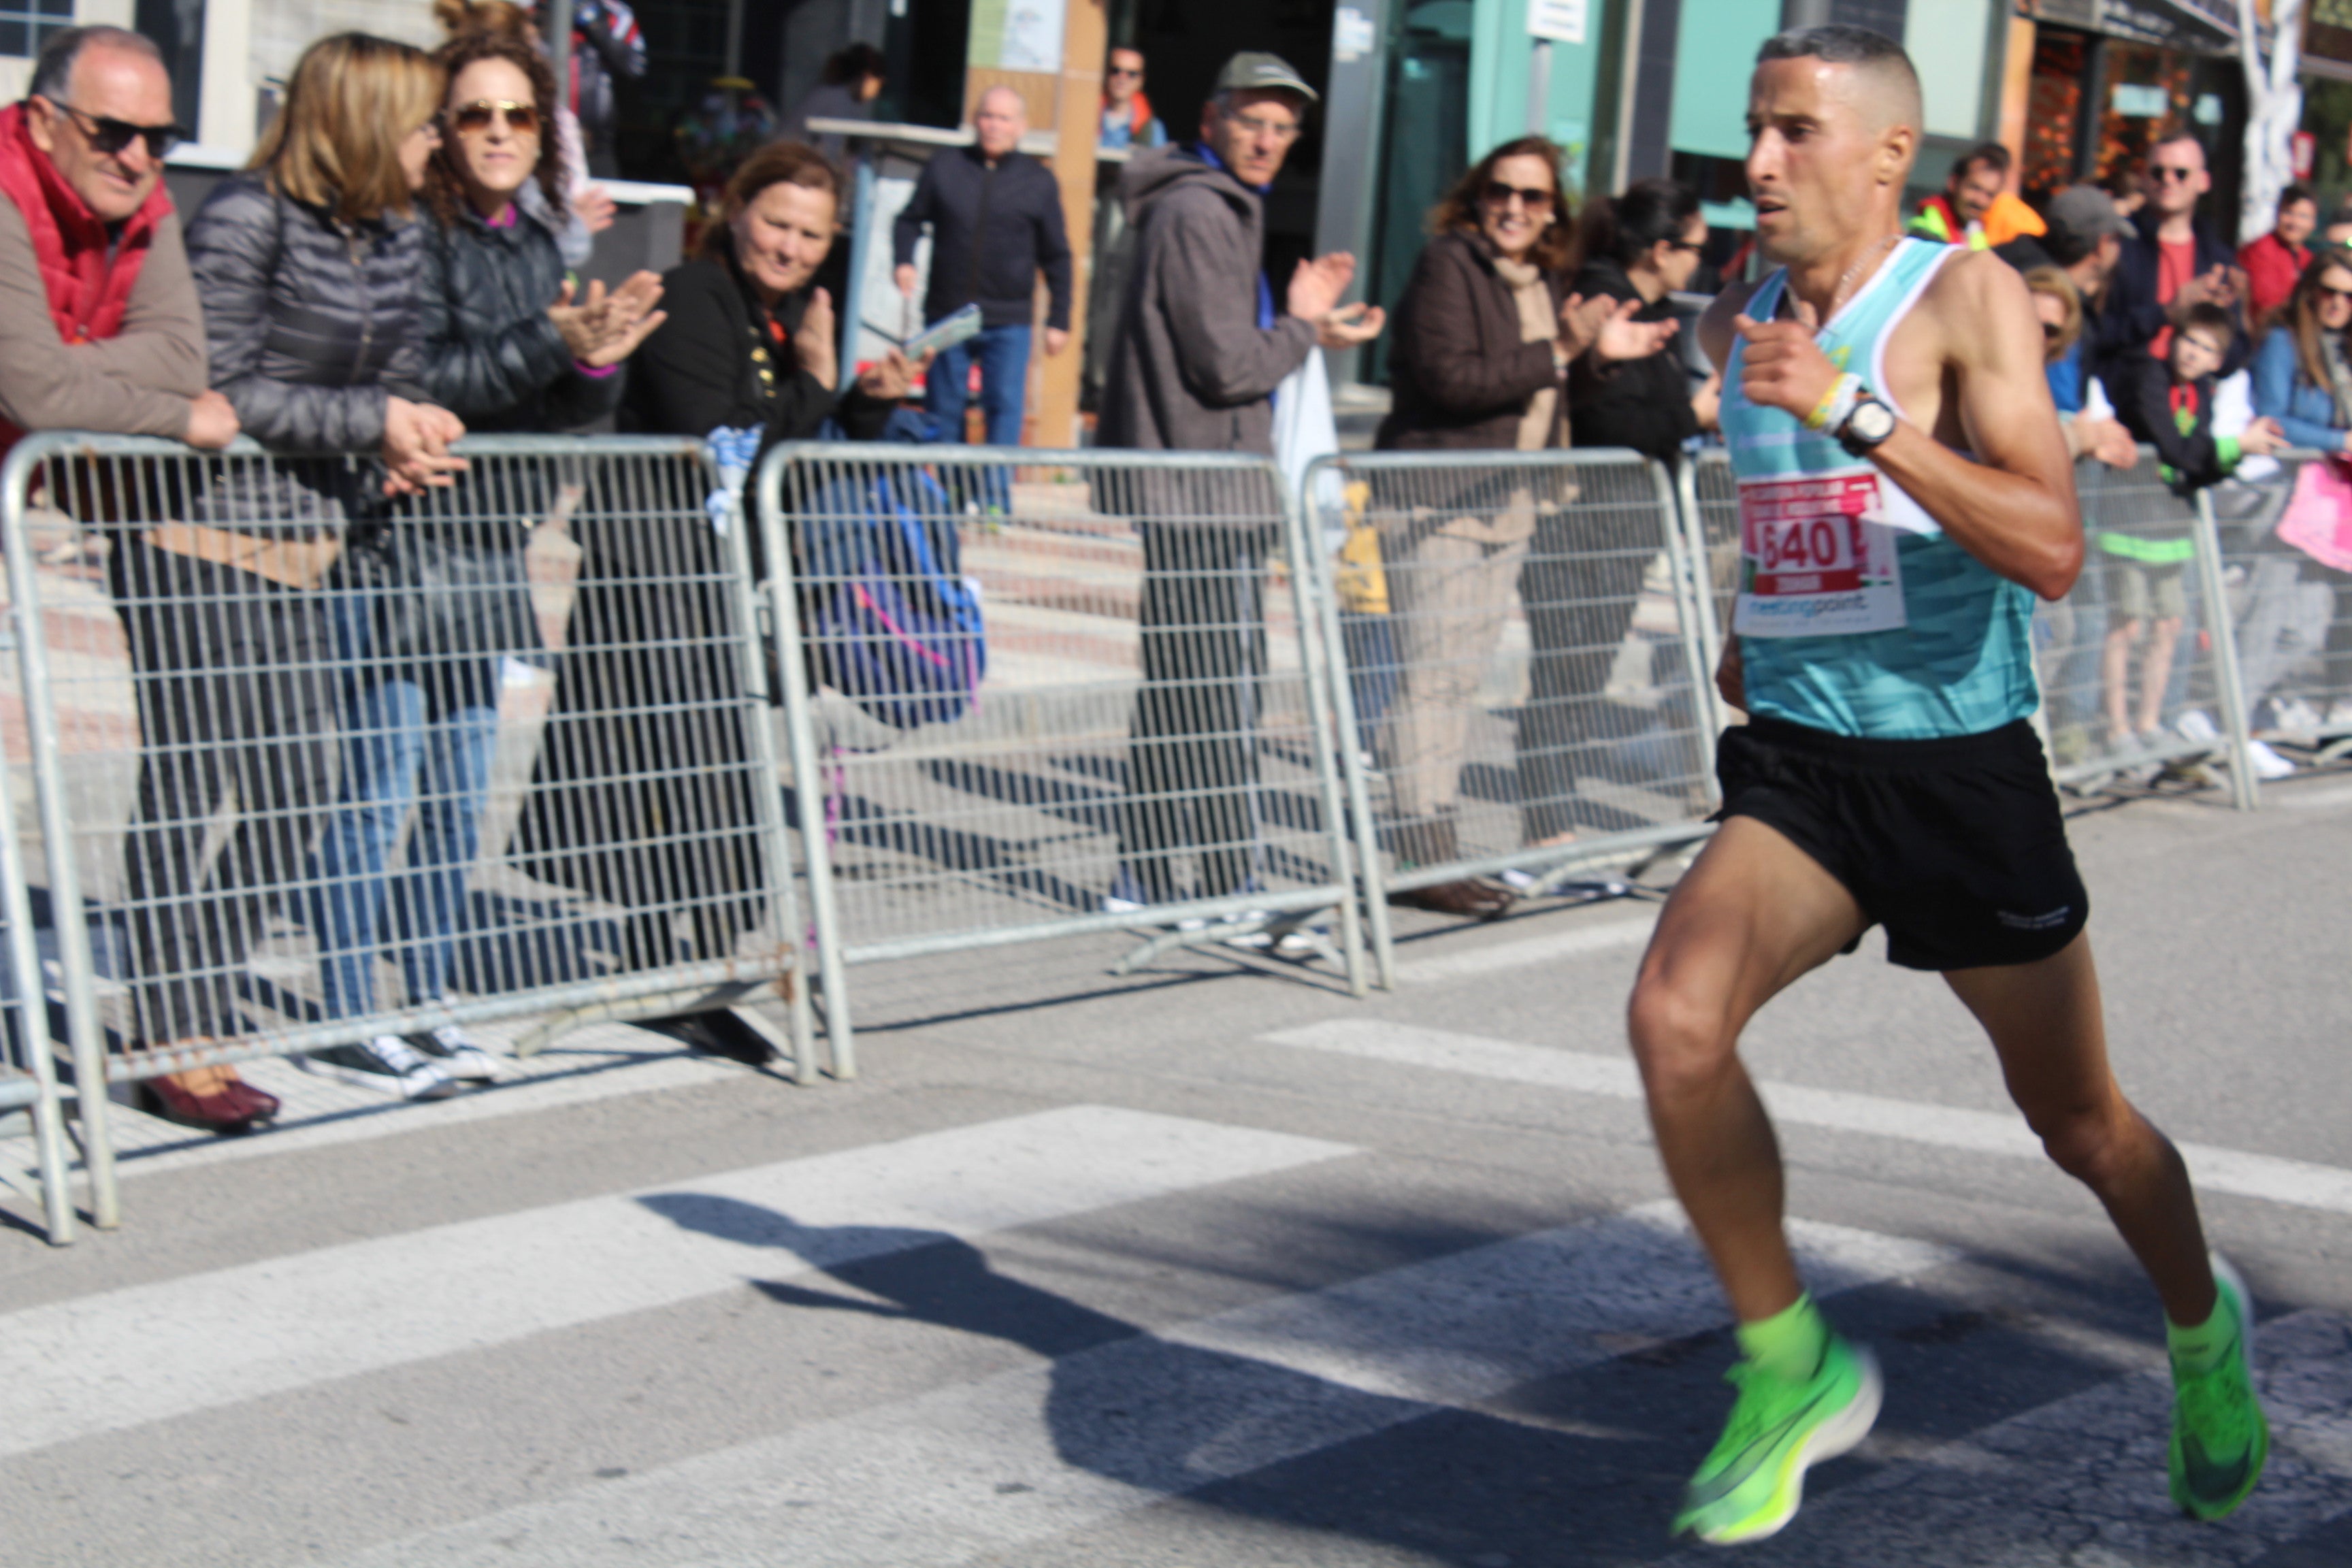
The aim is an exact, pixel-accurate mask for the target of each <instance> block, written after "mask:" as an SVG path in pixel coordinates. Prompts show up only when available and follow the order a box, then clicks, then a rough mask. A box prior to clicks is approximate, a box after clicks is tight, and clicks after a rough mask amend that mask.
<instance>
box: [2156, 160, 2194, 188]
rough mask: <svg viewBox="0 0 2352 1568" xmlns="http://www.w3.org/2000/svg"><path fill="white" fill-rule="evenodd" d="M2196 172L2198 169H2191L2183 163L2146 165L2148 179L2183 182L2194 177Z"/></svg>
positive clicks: (2185, 182) (2186, 182)
mask: <svg viewBox="0 0 2352 1568" xmlns="http://www.w3.org/2000/svg"><path fill="white" fill-rule="evenodd" d="M2198 173H2199V171H2198V170H2195V169H2192V168H2190V167H2189V166H2188V165H2187V164H2185V163H2150V164H2149V165H2148V166H2147V177H2148V178H2149V179H2151V180H2157V181H2164V180H2179V182H2180V183H2181V184H2188V183H2189V181H2190V180H2193V179H2195V178H2196V177H2197V175H2198Z"/></svg>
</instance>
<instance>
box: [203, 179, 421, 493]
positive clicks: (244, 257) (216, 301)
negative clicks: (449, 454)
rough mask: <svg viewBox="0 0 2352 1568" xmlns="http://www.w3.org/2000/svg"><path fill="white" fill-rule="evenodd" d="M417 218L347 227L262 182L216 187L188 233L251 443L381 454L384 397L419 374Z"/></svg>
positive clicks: (217, 373)
mask: <svg viewBox="0 0 2352 1568" xmlns="http://www.w3.org/2000/svg"><path fill="white" fill-rule="evenodd" d="M188 266H189V268H190V270H191V271H193V272H194V274H195V279H196V292H197V294H198V295H199V296H200V297H201V298H202V300H203V301H204V308H205V352H206V353H207V355H208V356H209V358H210V360H211V364H212V384H213V386H214V388H215V390H216V391H218V392H219V393H220V394H221V395H223V396H225V397H226V398H227V399H228V400H229V403H230V404H231V405H233V406H234V407H235V408H236V417H237V422H238V423H239V424H240V425H242V426H244V427H245V433H246V434H247V435H248V436H250V437H253V438H254V439H255V440H257V441H258V442H260V443H261V444H262V445H263V446H265V447H274V448H276V449H277V450H279V451H285V452H348V451H361V452H364V451H369V450H372V449H373V448H374V447H379V446H382V445H383V410H384V404H385V401H386V400H387V399H388V398H390V397H393V396H394V395H398V396H402V397H406V398H409V399H412V400H414V401H416V402H425V401H429V395H428V394H427V393H426V391H425V386H424V383H423V380H422V377H421V372H422V369H423V359H424V353H423V350H424V331H423V326H424V316H423V311H422V310H421V308H420V301H419V299H418V295H419V292H420V285H421V284H422V282H423V280H424V273H425V217H424V216H423V215H422V214H419V215H417V216H414V217H410V218H405V219H401V218H387V219H383V220H378V221H371V222H367V223H362V224H345V223H343V222H342V221H341V220H340V219H338V218H336V217H334V216H332V215H331V214H329V213H326V212H323V211H321V210H320V209H319V208H317V207H313V206H309V205H304V204H303V203H301V202H298V201H296V200H295V199H294V198H293V197H291V196H280V195H272V194H271V193H270V191H269V188H268V186H267V185H266V184H263V183H262V177H261V175H259V174H239V175H236V177H235V178H233V179H229V180H225V181H223V182H222V183H221V184H219V185H218V186H216V187H215V189H214V191H213V193H212V195H209V196H207V197H205V205H203V206H202V207H200V208H198V209H197V211H196V216H195V218H194V221H193V222H191V223H190V224H189V225H188Z"/></svg>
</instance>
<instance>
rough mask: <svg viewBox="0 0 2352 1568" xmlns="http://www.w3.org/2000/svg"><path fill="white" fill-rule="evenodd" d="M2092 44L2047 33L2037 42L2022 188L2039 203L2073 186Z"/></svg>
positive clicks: (2083, 38) (2081, 38)
mask: <svg viewBox="0 0 2352 1568" xmlns="http://www.w3.org/2000/svg"><path fill="white" fill-rule="evenodd" d="M2090 55H2091V40H2090V38H2089V37H2086V36H2084V34H2081V33H2068V32H2063V31H2059V30H2057V29H2054V28H2049V27H2044V28H2043V29H2042V33H2041V36H2040V37H2037V38H2035V39H2034V40H2033V79H2032V86H2031V88H2030V89H2029V91H2028V96H2027V100H2026V103H2027V107H2026V113H2025V167H2024V169H2023V171H2022V172H2021V176H2020V180H2019V183H2020V184H2021V185H2022V186H2023V187H2024V191H2025V194H2026V195H2027V196H2028V197H2029V198H2030V199H2032V200H2035V201H2040V200H2042V198H2044V197H2046V196H2048V195H2050V194H2051V193H2052V192H2053V191H2055V190H2058V189H2060V188H2061V187H2063V186H2065V185H2070V184H2074V149H2075V144H2076V142H2077V141H2078V140H2079V139H2080V137H2081V134H2082V123H2083V79H2084V72H2085V69H2086V68H2087V67H2088V66H2089V64H2090Z"/></svg>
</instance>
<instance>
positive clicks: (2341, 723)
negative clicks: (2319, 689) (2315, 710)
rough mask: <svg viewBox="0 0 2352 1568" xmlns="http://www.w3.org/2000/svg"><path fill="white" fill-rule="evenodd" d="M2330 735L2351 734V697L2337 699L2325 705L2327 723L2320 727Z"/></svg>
mask: <svg viewBox="0 0 2352 1568" xmlns="http://www.w3.org/2000/svg"><path fill="white" fill-rule="evenodd" d="M2320 728H2321V729H2323V730H2325V731H2326V732H2327V733H2329V734H2331V735H2344V734H2352V697H2339V698H2337V699H2336V700H2335V701H2333V702H2331V703H2329V704H2328V705H2327V721H2326V723H2324V724H2322V725H2321V726H2320Z"/></svg>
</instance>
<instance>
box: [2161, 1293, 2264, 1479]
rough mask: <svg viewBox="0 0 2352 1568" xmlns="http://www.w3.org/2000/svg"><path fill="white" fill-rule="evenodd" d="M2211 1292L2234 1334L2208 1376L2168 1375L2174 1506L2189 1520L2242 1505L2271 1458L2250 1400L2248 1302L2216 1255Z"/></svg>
mask: <svg viewBox="0 0 2352 1568" xmlns="http://www.w3.org/2000/svg"><path fill="white" fill-rule="evenodd" d="M2213 1284H2214V1287H2215V1289H2217V1290H2219V1292H2220V1293H2221V1310H2223V1311H2225V1312H2227V1313H2229V1314H2230V1321H2231V1324H2232V1326H2233V1327H2234V1328H2235V1330H2236V1333H2235V1335H2234V1337H2233V1339H2232V1342H2231V1344H2230V1345H2229V1347H2228V1348H2227V1349H2226V1350H2224V1351H2223V1352H2222V1353H2221V1359H2220V1360H2219V1361H2217V1362H2216V1363H2214V1364H2213V1366H2212V1367H2211V1368H2210V1370H2208V1371H2205V1372H2184V1371H2182V1370H2181V1367H2180V1364H2179V1363H2178V1362H2176V1363H2173V1368H2172V1444H2171V1447H2169V1448H2168V1450H2167V1451H2166V1454H2165V1468H2166V1469H2167V1470H2168V1471H2169V1472H2170V1473H2171V1477H2172V1500H2173V1501H2174V1502H2177V1503H2179V1505H2180V1506H2181V1508H2182V1509H2183V1510H2186V1511H2187V1512H2188V1513H2189V1517H2191V1518H2192V1519H2221V1518H2223V1517H2225V1516H2226V1515H2228V1514H2229V1513H2230V1512H2231V1510H2234V1509H2236V1508H2237V1506H2238V1505H2239V1504H2240V1503H2242V1502H2243V1501H2245V1500H2246V1494H2247V1493H2249V1492H2251V1491H2252V1490H2253V1489H2254V1483H2255V1482H2256V1481H2259V1480H2261V1479H2263V1462H2264V1461H2265V1460H2267V1459H2269V1458H2270V1455H2271V1424H2270V1422H2269V1421H2268V1420H2267V1419H2266V1418H2265V1417H2264V1416H2263V1406H2262V1401H2261V1400H2260V1399H2259V1398H2257V1397H2256V1396H2255V1394H2254V1312H2253V1298H2252V1297H2251V1296H2249V1295H2248V1294H2247V1293H2246V1283H2245V1281H2244V1280H2242V1279H2239V1278H2238V1271H2237V1270H2236V1269H2234V1268H2231V1267H2230V1265H2229V1262H2228V1260H2227V1259H2225V1258H2222V1257H2221V1254H2220V1253H2215V1254H2214V1255H2213Z"/></svg>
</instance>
